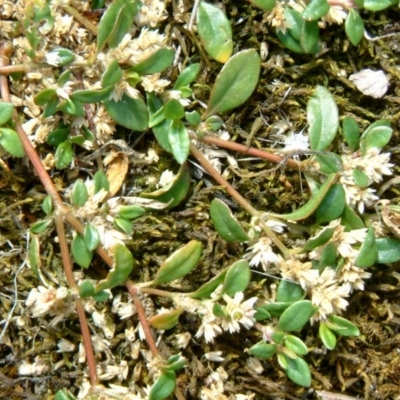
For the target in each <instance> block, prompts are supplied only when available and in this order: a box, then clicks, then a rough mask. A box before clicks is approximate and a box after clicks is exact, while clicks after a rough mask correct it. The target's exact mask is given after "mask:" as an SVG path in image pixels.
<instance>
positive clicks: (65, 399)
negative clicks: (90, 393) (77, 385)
mask: <svg viewBox="0 0 400 400" xmlns="http://www.w3.org/2000/svg"><path fill="white" fill-rule="evenodd" d="M54 400H78V399H77V398H76V397H75V396H74V395H73V394H71V393H70V392H69V390H68V389H61V390H59V391H58V392H57V393H56V395H55V396H54Z"/></svg>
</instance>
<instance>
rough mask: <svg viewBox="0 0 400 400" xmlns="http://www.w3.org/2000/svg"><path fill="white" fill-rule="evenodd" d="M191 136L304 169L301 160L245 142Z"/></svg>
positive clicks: (207, 136)
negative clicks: (257, 147) (248, 144)
mask: <svg viewBox="0 0 400 400" xmlns="http://www.w3.org/2000/svg"><path fill="white" fill-rule="evenodd" d="M190 137H191V138H192V139H196V140H199V141H201V142H204V143H207V144H214V145H216V146H218V147H222V148H224V149H228V150H233V151H238V152H240V153H244V154H249V155H251V156H255V157H259V158H262V159H264V160H268V161H271V162H274V163H282V162H286V165H287V166H288V167H290V168H295V169H300V170H301V169H302V164H301V163H300V162H297V161H296V160H293V159H290V158H289V159H288V158H286V157H282V156H279V155H277V154H272V153H268V152H267V151H264V150H259V149H256V148H254V147H247V146H245V145H243V144H239V143H235V142H230V141H229V140H223V139H219V138H217V137H214V136H210V135H205V136H203V137H199V136H197V135H195V134H193V133H192V134H190Z"/></svg>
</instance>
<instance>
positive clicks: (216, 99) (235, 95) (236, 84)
mask: <svg viewBox="0 0 400 400" xmlns="http://www.w3.org/2000/svg"><path fill="white" fill-rule="evenodd" d="M260 65H261V60H260V56H259V55H258V53H257V52H256V51H255V50H254V49H250V50H243V51H241V52H239V53H237V54H235V55H234V56H233V57H231V58H230V59H229V61H228V62H227V63H226V64H225V65H224V67H223V68H222V70H221V72H220V73H219V74H218V76H217V79H216V81H215V84H214V87H213V89H212V91H211V95H210V100H209V102H208V106H207V110H206V112H205V114H204V116H203V117H204V118H207V117H209V116H210V115H213V114H217V113H221V112H224V111H228V110H231V109H232V108H235V107H238V106H240V105H242V104H243V103H244V102H245V101H246V100H247V99H248V98H249V97H250V95H251V94H252V93H253V91H254V89H255V87H256V86H257V83H258V78H259V75H260Z"/></svg>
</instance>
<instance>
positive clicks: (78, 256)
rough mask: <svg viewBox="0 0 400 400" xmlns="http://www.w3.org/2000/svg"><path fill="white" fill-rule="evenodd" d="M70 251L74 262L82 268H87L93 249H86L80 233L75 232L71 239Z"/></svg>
mask: <svg viewBox="0 0 400 400" xmlns="http://www.w3.org/2000/svg"><path fill="white" fill-rule="evenodd" d="M71 253H72V255H73V257H74V259H75V261H76V263H77V264H78V265H79V266H80V267H82V268H88V267H89V265H90V263H91V262H92V258H93V251H90V250H88V248H87V247H86V245H85V241H84V240H83V236H82V235H81V234H79V233H78V234H77V235H76V236H75V237H74V239H73V240H72V244H71Z"/></svg>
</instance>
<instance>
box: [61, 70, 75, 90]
mask: <svg viewBox="0 0 400 400" xmlns="http://www.w3.org/2000/svg"><path fill="white" fill-rule="evenodd" d="M71 75H72V74H71V70H70V69H67V70H66V71H64V72H63V73H62V74H61V75H60V76H59V77H58V78H57V85H58V86H59V87H63V86H64V85H65V84H66V83H67V82H68V81H69V80H70V79H71Z"/></svg>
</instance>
